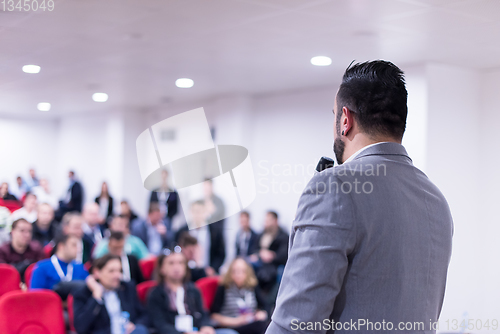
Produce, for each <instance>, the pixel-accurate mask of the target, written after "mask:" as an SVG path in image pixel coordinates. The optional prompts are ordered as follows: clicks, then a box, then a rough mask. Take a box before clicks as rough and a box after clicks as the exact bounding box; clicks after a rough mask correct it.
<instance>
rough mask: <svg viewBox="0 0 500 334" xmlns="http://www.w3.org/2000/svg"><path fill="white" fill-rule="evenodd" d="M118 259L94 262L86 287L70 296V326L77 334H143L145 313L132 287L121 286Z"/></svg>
mask: <svg viewBox="0 0 500 334" xmlns="http://www.w3.org/2000/svg"><path fill="white" fill-rule="evenodd" d="M121 278H122V263H121V259H120V257H119V256H116V255H111V254H107V255H104V256H103V257H101V258H99V259H97V260H95V261H94V264H93V267H92V275H90V276H88V277H87V279H86V283H87V284H86V286H84V287H82V288H80V290H78V291H76V292H75V293H74V302H73V310H74V315H75V318H74V326H75V329H76V331H77V332H78V333H79V334H86V333H88V334H90V333H92V334H147V333H149V331H148V329H147V326H148V324H149V322H148V318H147V313H146V311H145V310H144V308H143V307H142V306H141V303H140V301H139V298H138V297H137V292H136V290H135V284H133V283H132V282H123V281H121Z"/></svg>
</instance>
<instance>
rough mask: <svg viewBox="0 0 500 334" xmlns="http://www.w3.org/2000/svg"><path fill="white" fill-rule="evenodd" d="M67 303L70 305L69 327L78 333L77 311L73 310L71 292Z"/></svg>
mask: <svg viewBox="0 0 500 334" xmlns="http://www.w3.org/2000/svg"><path fill="white" fill-rule="evenodd" d="M66 304H67V306H68V318H69V329H70V330H71V331H72V332H75V333H76V329H75V313H74V310H73V295H72V294H69V295H68V299H66Z"/></svg>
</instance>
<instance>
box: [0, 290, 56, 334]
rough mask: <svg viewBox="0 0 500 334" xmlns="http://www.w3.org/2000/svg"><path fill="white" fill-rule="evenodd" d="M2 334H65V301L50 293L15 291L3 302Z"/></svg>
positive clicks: (0, 322) (5, 296)
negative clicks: (63, 302)
mask: <svg viewBox="0 0 500 334" xmlns="http://www.w3.org/2000/svg"><path fill="white" fill-rule="evenodd" d="M0 314H1V315H2V318H4V319H9V320H8V321H0V333H6V334H32V333H37V334H65V333H66V330H65V327H64V319H63V309H62V302H61V298H60V297H59V296H58V295H57V294H56V293H55V292H53V291H50V290H37V291H32V292H24V291H12V292H9V293H6V294H5V295H4V296H3V297H2V298H0Z"/></svg>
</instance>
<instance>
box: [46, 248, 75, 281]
mask: <svg viewBox="0 0 500 334" xmlns="http://www.w3.org/2000/svg"><path fill="white" fill-rule="evenodd" d="M50 261H51V262H52V264H53V265H54V268H55V269H56V271H57V275H59V278H60V279H61V281H62V282H69V281H71V279H72V278H73V264H72V263H69V264H68V272H67V273H66V275H64V272H63V270H62V268H61V264H59V260H58V259H57V256H56V255H55V254H54V255H52V256H51V257H50Z"/></svg>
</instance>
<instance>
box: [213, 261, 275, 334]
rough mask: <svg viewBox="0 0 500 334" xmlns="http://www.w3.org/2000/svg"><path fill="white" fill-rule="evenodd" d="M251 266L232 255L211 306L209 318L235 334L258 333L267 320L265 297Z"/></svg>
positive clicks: (260, 332)
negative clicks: (232, 257) (232, 330)
mask: <svg viewBox="0 0 500 334" xmlns="http://www.w3.org/2000/svg"><path fill="white" fill-rule="evenodd" d="M257 284H258V282H257V278H256V277H255V273H254V271H253V269H252V267H251V266H250V265H249V264H248V263H247V262H246V261H245V260H244V259H243V258H236V259H235V260H233V262H231V264H230V265H229V269H228V270H227V272H226V274H225V275H224V278H223V280H222V282H221V285H220V286H219V288H218V289H217V292H216V294H215V299H214V302H213V304H212V307H211V310H210V311H211V312H212V319H213V320H214V321H215V322H216V323H217V324H218V325H219V326H223V327H229V328H233V329H234V330H236V331H237V332H238V333H239V334H262V333H264V332H265V331H266V328H267V325H268V324H269V322H268V320H267V319H268V316H267V311H266V309H267V305H266V302H265V298H264V297H263V296H262V294H261V292H260V290H259V288H258V285H257Z"/></svg>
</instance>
